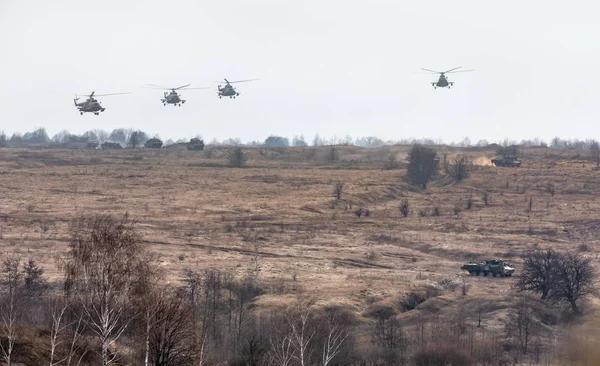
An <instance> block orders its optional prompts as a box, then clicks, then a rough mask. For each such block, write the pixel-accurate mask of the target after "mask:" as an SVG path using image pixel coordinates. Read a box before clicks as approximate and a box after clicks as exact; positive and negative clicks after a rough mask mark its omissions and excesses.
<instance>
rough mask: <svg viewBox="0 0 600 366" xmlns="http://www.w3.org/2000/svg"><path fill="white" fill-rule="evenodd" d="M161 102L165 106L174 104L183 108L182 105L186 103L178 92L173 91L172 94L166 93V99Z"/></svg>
mask: <svg viewBox="0 0 600 366" xmlns="http://www.w3.org/2000/svg"><path fill="white" fill-rule="evenodd" d="M161 102H163V105H167V104H173V105H179V106H181V104H183V103H185V100H183V99H181V98H180V97H179V94H177V92H175V91H172V92H170V93H167V92H165V97H164V99H161Z"/></svg>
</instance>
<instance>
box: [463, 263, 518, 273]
mask: <svg viewBox="0 0 600 366" xmlns="http://www.w3.org/2000/svg"><path fill="white" fill-rule="evenodd" d="M460 269H462V270H464V271H469V274H471V275H473V276H487V275H489V274H491V275H492V276H494V277H497V276H499V277H510V276H512V274H513V273H514V272H515V268H514V267H513V266H512V265H511V264H509V263H507V262H505V261H503V260H500V259H489V260H486V261H485V262H473V261H470V262H468V263H467V264H465V265H463V266H462V267H460Z"/></svg>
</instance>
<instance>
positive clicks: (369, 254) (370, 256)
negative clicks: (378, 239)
mask: <svg viewBox="0 0 600 366" xmlns="http://www.w3.org/2000/svg"><path fill="white" fill-rule="evenodd" d="M365 258H366V259H368V260H370V261H374V260H375V259H377V253H375V251H374V250H369V251H368V252H367V254H365Z"/></svg>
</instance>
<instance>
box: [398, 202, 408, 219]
mask: <svg viewBox="0 0 600 366" xmlns="http://www.w3.org/2000/svg"><path fill="white" fill-rule="evenodd" d="M400 213H401V214H402V216H404V217H407V216H408V214H409V213H410V211H409V204H408V200H407V199H405V200H403V201H402V203H400Z"/></svg>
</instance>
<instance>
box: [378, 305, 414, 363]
mask: <svg viewBox="0 0 600 366" xmlns="http://www.w3.org/2000/svg"><path fill="white" fill-rule="evenodd" d="M371 336H372V341H373V343H374V344H375V345H377V346H379V347H380V348H381V349H382V350H383V357H384V359H385V361H386V364H391V365H403V364H405V363H406V359H407V358H408V346H409V343H410V342H409V338H408V337H407V336H406V335H405V334H404V330H403V328H402V324H401V323H400V320H398V318H396V317H395V316H393V315H391V314H381V315H380V316H378V318H377V322H376V323H375V327H374V328H373V331H372V335H371Z"/></svg>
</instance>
